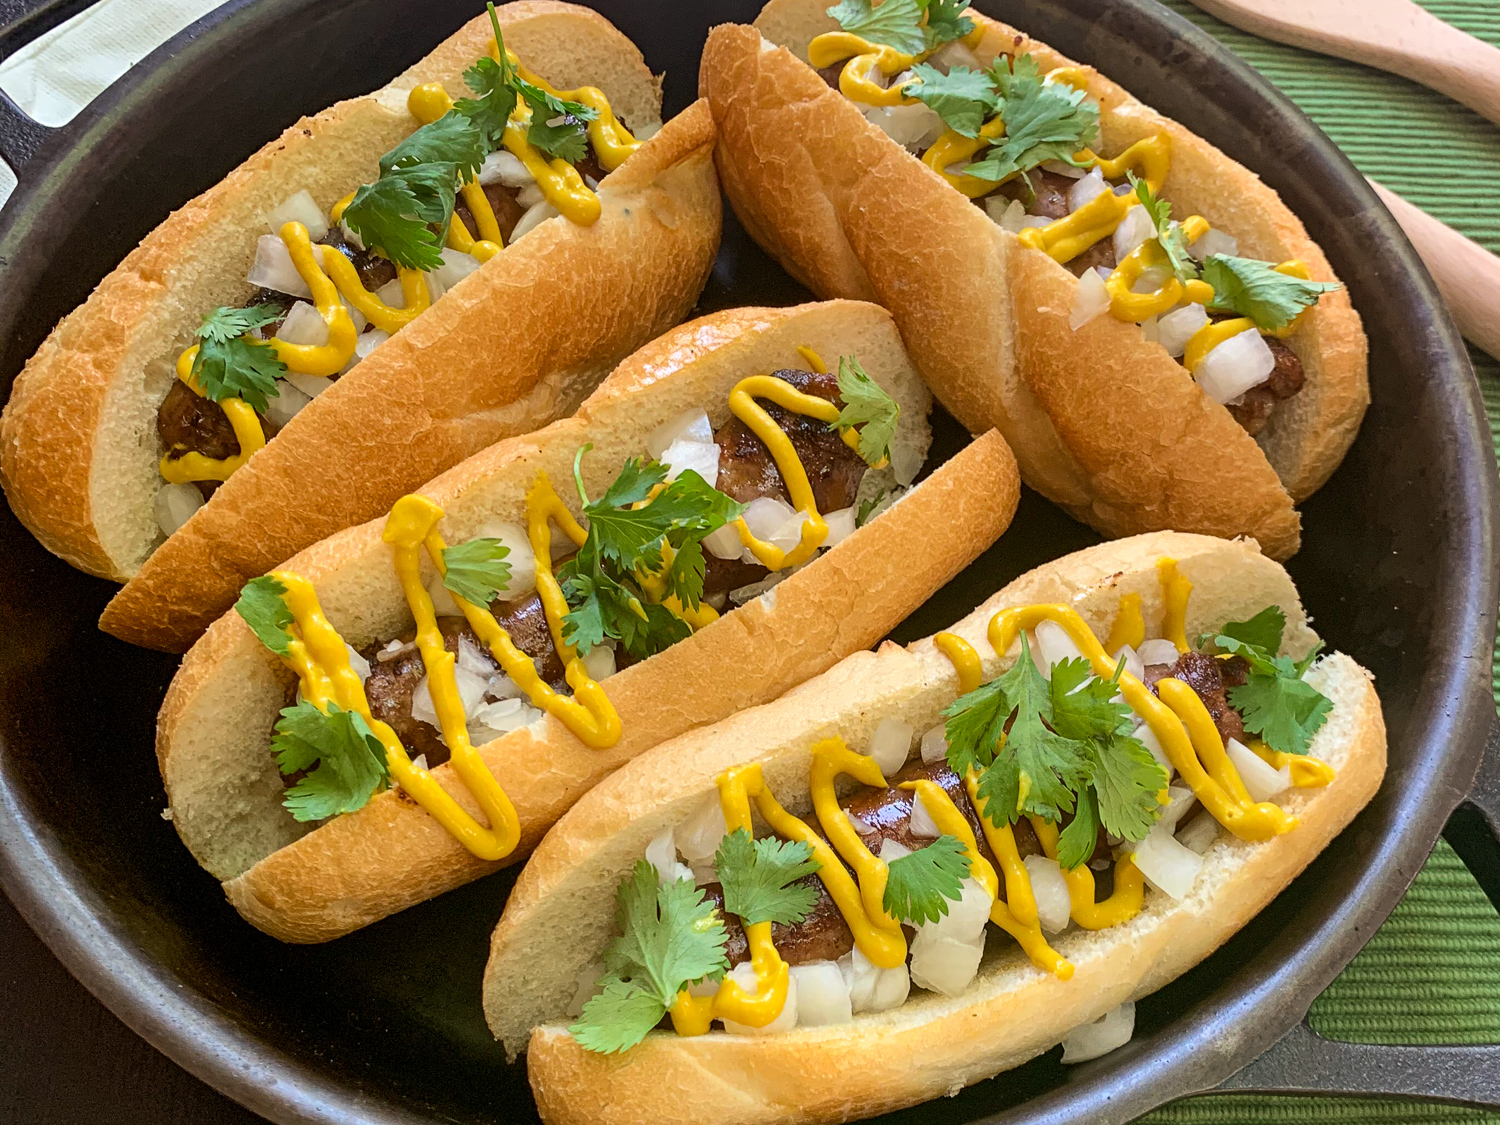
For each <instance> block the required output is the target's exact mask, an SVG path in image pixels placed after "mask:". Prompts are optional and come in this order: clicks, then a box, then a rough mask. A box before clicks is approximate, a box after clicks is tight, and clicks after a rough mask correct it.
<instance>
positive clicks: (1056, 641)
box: [1036, 621, 1083, 679]
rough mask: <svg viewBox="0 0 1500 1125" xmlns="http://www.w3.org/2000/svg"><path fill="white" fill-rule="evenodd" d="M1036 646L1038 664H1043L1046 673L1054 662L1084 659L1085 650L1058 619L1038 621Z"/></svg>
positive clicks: (1043, 670)
mask: <svg viewBox="0 0 1500 1125" xmlns="http://www.w3.org/2000/svg"><path fill="white" fill-rule="evenodd" d="M1036 647H1037V653H1036V656H1038V657H1039V659H1038V660H1037V664H1038V665H1040V666H1041V669H1042V673H1043V674H1044V675H1045V674H1046V673H1047V671H1048V670H1049V669H1050V668H1051V667H1052V666H1053V665H1054V664H1061V663H1062V662H1063V661H1064V660H1081V659H1083V651H1082V650H1081V649H1080V648H1079V647H1078V646H1077V645H1076V644H1074V643H1073V638H1072V637H1070V636H1068V631H1067V630H1066V629H1064V628H1063V627H1062V626H1061V625H1059V624H1058V623H1057V622H1056V621H1038V622H1037V626H1036ZM1048 678H1049V679H1050V678H1051V677H1050V676H1049V677H1048Z"/></svg>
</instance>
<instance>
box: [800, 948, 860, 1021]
mask: <svg viewBox="0 0 1500 1125" xmlns="http://www.w3.org/2000/svg"><path fill="white" fill-rule="evenodd" d="M791 973H792V979H793V980H794V981H796V982H797V1026H798V1027H823V1026H825V1025H827V1024H831V1023H848V1022H849V1021H850V1020H851V1019H853V1018H854V1008H853V1004H852V1003H851V1002H850V999H849V982H848V981H846V980H845V979H844V974H843V973H842V972H840V971H839V965H838V962H837V961H812V962H809V963H808V964H805V965H793V966H792V967H791Z"/></svg>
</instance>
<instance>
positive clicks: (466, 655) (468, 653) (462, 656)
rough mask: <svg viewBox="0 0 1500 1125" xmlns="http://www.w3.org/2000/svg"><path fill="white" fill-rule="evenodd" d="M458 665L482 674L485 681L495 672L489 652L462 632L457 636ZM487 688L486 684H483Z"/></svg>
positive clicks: (466, 670) (468, 670)
mask: <svg viewBox="0 0 1500 1125" xmlns="http://www.w3.org/2000/svg"><path fill="white" fill-rule="evenodd" d="M457 656H458V666H459V667H460V668H462V669H463V670H464V671H465V672H473V673H475V674H476V675H479V676H483V677H484V678H485V680H486V681H488V680H489V678H490V677H491V676H493V675H494V674H495V662H494V661H493V660H491V659H490V654H489V653H488V652H487V651H486V650H485V649H483V648H482V647H480V646H479V645H477V644H475V643H474V642H473V641H471V640H469V638H468V637H466V636H464V635H463V634H459V638H458V653H457ZM485 686H486V690H488V686H489V685H488V684H486V685H485Z"/></svg>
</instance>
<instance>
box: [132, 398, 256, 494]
mask: <svg viewBox="0 0 1500 1125" xmlns="http://www.w3.org/2000/svg"><path fill="white" fill-rule="evenodd" d="M257 417H259V418H260V424H261V428H262V429H263V430H265V433H266V440H267V441H269V440H270V439H271V438H273V437H275V436H276V433H277V427H276V426H275V425H274V424H273V423H271V422H270V421H269V420H267V419H266V418H265V417H264V416H263V415H257ZM156 435H157V437H159V438H160V439H161V443H162V445H163V446H164V447H165V448H166V450H167V452H168V454H169V455H170V456H171V457H172V458H173V459H174V460H175V459H176V458H178V457H181V456H182V455H183V454H184V453H189V452H198V453H201V454H203V455H204V456H205V457H212V458H213V459H215V460H220V461H222V460H224V459H225V458H229V457H233V456H235V455H236V454H237V453H239V451H240V443H239V440H238V439H237V438H236V437H235V436H234V427H233V426H232V425H230V422H229V415H227V414H225V413H224V408H223V407H222V406H220V405H219V404H218V403H217V402H214V401H213V400H212V399H208V398H204V397H203V396H202V395H199V394H194V393H193V392H192V391H191V390H189V389H188V387H187V385H186V384H185V383H183V382H182V380H180V379H173V380H172V385H171V387H170V388H168V390H167V397H166V398H164V399H162V403H161V406H160V407H158V408H157V411H156ZM193 483H194V484H195V485H197V487H198V491H199V492H201V493H203V498H204V499H205V500H206V499H208V498H209V497H210V496H212V495H213V494H214V490H215V489H217V488H218V487H219V484H220V482H219V481H216V480H200V481H194V482H193Z"/></svg>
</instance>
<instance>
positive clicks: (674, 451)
mask: <svg viewBox="0 0 1500 1125" xmlns="http://www.w3.org/2000/svg"><path fill="white" fill-rule="evenodd" d="M661 460H662V463H663V464H664V465H666V466H667V479H668V480H676V479H677V478H678V477H679V476H681V475H682V474H683V473H684V472H686V471H687V470H688V469H692V470H693V472H695V473H697V474H698V475H699V476H700V477H702V478H703V479H704V481H705V482H707V484H708V486H709V487H710V488H712V487H713V486H714V485H715V484H717V483H718V481H719V446H718V443H716V442H712V441H688V440H685V439H679V440H677V441H674V442H673V443H672V444H671V445H669V446H667V448H666V449H664V450H663V451H662V455H661Z"/></svg>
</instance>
